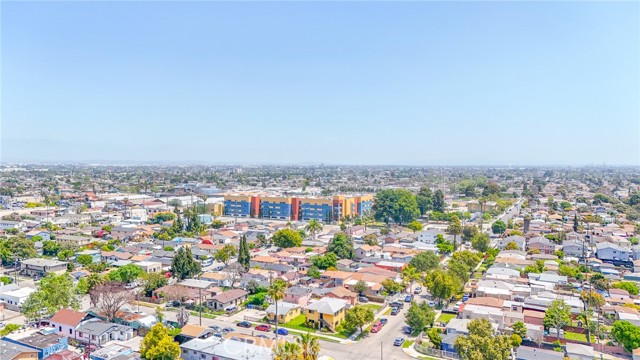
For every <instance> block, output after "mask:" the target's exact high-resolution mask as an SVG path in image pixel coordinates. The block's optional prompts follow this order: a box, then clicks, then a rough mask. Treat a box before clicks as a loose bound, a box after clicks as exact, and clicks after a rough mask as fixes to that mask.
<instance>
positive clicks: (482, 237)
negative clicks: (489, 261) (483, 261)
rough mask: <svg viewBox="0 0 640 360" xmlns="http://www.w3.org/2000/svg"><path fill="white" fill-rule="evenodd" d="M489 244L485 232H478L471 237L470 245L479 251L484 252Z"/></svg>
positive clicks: (489, 239)
mask: <svg viewBox="0 0 640 360" xmlns="http://www.w3.org/2000/svg"><path fill="white" fill-rule="evenodd" d="M490 245H491V238H489V235H487V234H485V233H479V234H477V235H476V236H474V237H473V239H471V247H472V248H474V249H475V250H478V251H480V252H486V251H487V250H489V246H490Z"/></svg>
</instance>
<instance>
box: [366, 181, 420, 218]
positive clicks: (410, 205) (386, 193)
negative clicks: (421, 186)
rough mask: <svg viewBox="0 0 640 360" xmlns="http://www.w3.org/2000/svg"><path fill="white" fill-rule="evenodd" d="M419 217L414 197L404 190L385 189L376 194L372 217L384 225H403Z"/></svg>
mask: <svg viewBox="0 0 640 360" xmlns="http://www.w3.org/2000/svg"><path fill="white" fill-rule="evenodd" d="M419 215H420V210H419V209H418V202H417V201H416V197H415V196H414V195H413V194H412V193H411V192H410V191H408V190H406V189H385V190H382V191H379V192H378V193H377V194H376V197H375V200H374V205H373V216H374V217H375V219H376V220H378V221H384V222H385V223H387V224H388V223H390V222H396V223H398V224H401V225H402V224H404V223H407V222H410V221H413V220H415V219H416V218H417V217H418V216H419Z"/></svg>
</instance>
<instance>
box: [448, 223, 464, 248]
mask: <svg viewBox="0 0 640 360" xmlns="http://www.w3.org/2000/svg"><path fill="white" fill-rule="evenodd" d="M447 232H448V233H449V234H451V235H453V251H456V242H457V240H458V235H460V234H462V222H461V221H460V218H458V217H457V216H456V215H451V217H450V218H449V227H448V228H447Z"/></svg>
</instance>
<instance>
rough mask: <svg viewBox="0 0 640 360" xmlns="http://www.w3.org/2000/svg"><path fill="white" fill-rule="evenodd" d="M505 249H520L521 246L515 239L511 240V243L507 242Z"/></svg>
mask: <svg viewBox="0 0 640 360" xmlns="http://www.w3.org/2000/svg"><path fill="white" fill-rule="evenodd" d="M504 249H505V250H520V248H519V247H518V244H516V243H515V241H509V243H507V246H505V247H504Z"/></svg>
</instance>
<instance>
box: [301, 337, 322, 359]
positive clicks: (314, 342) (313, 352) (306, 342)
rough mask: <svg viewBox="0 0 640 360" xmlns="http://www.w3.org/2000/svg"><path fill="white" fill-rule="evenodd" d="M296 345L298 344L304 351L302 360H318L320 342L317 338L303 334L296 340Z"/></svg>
mask: <svg viewBox="0 0 640 360" xmlns="http://www.w3.org/2000/svg"><path fill="white" fill-rule="evenodd" d="M296 344H298V346H300V349H301V350H302V360H318V353H319V352H320V342H319V341H318V337H317V336H313V335H311V334H309V333H306V334H302V335H300V337H299V338H297V339H296Z"/></svg>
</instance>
